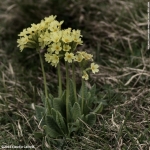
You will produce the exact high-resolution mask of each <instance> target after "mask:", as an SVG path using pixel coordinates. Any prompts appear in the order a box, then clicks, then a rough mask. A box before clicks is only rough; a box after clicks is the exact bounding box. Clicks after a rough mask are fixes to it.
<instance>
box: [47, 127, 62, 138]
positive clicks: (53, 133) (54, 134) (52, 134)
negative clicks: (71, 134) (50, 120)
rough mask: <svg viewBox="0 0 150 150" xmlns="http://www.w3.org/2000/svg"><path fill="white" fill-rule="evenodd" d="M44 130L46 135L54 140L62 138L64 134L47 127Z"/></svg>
mask: <svg viewBox="0 0 150 150" xmlns="http://www.w3.org/2000/svg"><path fill="white" fill-rule="evenodd" d="M44 130H45V132H46V134H48V135H49V136H50V137H52V138H58V137H59V136H62V133H60V132H57V131H56V130H55V129H52V128H50V127H48V126H46V125H45V126H44Z"/></svg>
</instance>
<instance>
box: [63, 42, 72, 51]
mask: <svg viewBox="0 0 150 150" xmlns="http://www.w3.org/2000/svg"><path fill="white" fill-rule="evenodd" d="M70 49H71V47H70V46H69V45H67V44H64V45H63V50H64V51H69V50H70Z"/></svg>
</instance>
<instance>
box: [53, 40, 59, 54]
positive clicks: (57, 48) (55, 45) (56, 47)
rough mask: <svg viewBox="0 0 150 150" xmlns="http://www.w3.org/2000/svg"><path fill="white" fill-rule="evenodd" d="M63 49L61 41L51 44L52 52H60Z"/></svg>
mask: <svg viewBox="0 0 150 150" xmlns="http://www.w3.org/2000/svg"><path fill="white" fill-rule="evenodd" d="M61 50H62V48H61V43H60V42H58V43H53V44H52V45H51V51H52V52H55V54H59V52H60V51H61Z"/></svg>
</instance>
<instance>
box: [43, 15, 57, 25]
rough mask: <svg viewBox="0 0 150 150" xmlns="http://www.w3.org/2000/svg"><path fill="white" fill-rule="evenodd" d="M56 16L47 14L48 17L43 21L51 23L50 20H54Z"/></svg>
mask: <svg viewBox="0 0 150 150" xmlns="http://www.w3.org/2000/svg"><path fill="white" fill-rule="evenodd" d="M55 18H56V16H53V15H51V16H49V17H45V18H44V20H45V23H51V22H52V21H54V20H55Z"/></svg>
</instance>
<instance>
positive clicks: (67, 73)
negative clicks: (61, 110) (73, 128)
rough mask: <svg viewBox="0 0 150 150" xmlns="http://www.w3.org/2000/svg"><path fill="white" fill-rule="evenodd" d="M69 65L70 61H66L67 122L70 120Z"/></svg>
mask: <svg viewBox="0 0 150 150" xmlns="http://www.w3.org/2000/svg"><path fill="white" fill-rule="evenodd" d="M68 69H69V67H68V63H67V62H66V118H67V122H68V121H69V109H68V105H69V70H68Z"/></svg>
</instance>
